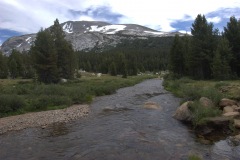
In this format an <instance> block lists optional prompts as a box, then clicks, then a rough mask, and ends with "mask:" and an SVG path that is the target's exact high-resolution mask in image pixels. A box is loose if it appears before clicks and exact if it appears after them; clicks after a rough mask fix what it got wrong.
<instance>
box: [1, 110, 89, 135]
mask: <svg viewBox="0 0 240 160" xmlns="http://www.w3.org/2000/svg"><path fill="white" fill-rule="evenodd" d="M88 113H89V106H88V105H73V106H71V107H68V108H65V109H59V110H51V111H42V112H33V113H27V114H23V115H17V116H10V117H5V118H1V119H0V134H3V133H5V132H8V131H13V130H21V129H25V128H30V127H42V128H43V129H44V128H46V127H47V126H48V125H51V124H54V123H64V122H68V121H71V120H75V119H78V118H81V117H85V116H87V115H88Z"/></svg>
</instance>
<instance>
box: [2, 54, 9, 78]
mask: <svg viewBox="0 0 240 160" xmlns="http://www.w3.org/2000/svg"><path fill="white" fill-rule="evenodd" d="M7 77H8V66H7V57H6V56H4V55H3V54H2V52H0V78H2V79H4V78H7Z"/></svg>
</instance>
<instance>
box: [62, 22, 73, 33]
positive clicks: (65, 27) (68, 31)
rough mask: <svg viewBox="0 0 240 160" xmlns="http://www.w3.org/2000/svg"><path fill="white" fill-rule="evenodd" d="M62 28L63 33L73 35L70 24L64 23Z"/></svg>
mask: <svg viewBox="0 0 240 160" xmlns="http://www.w3.org/2000/svg"><path fill="white" fill-rule="evenodd" d="M62 28H63V31H65V32H67V33H73V26H72V23H65V24H64V25H63V27H62Z"/></svg>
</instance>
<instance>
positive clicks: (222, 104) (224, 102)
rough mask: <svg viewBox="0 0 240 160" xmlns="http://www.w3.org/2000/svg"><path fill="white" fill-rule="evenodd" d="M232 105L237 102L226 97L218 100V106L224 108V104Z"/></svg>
mask: <svg viewBox="0 0 240 160" xmlns="http://www.w3.org/2000/svg"><path fill="white" fill-rule="evenodd" d="M233 105H237V102H236V101H234V100H231V99H227V98H223V99H222V100H221V101H220V102H219V106H220V107H221V108H224V107H226V106H233Z"/></svg>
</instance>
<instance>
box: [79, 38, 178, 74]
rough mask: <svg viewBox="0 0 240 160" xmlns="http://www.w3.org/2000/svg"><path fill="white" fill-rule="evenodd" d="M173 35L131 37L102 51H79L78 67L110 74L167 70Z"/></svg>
mask: <svg viewBox="0 0 240 160" xmlns="http://www.w3.org/2000/svg"><path fill="white" fill-rule="evenodd" d="M172 43H173V37H161V38H159V37H149V38H148V39H135V40H131V39H130V38H129V39H128V38H127V39H125V40H123V41H122V42H121V43H120V44H118V45H117V46H116V47H113V48H111V49H108V50H105V51H103V52H101V53H98V52H96V51H94V50H93V51H91V52H88V53H86V52H83V51H81V52H77V55H78V65H79V68H81V69H83V70H86V71H88V72H101V73H105V74H111V75H125V76H126V75H130V76H131V75H137V73H140V72H145V71H150V72H158V71H160V70H166V69H167V66H168V60H167V59H168V55H169V52H170V46H171V45H172Z"/></svg>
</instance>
